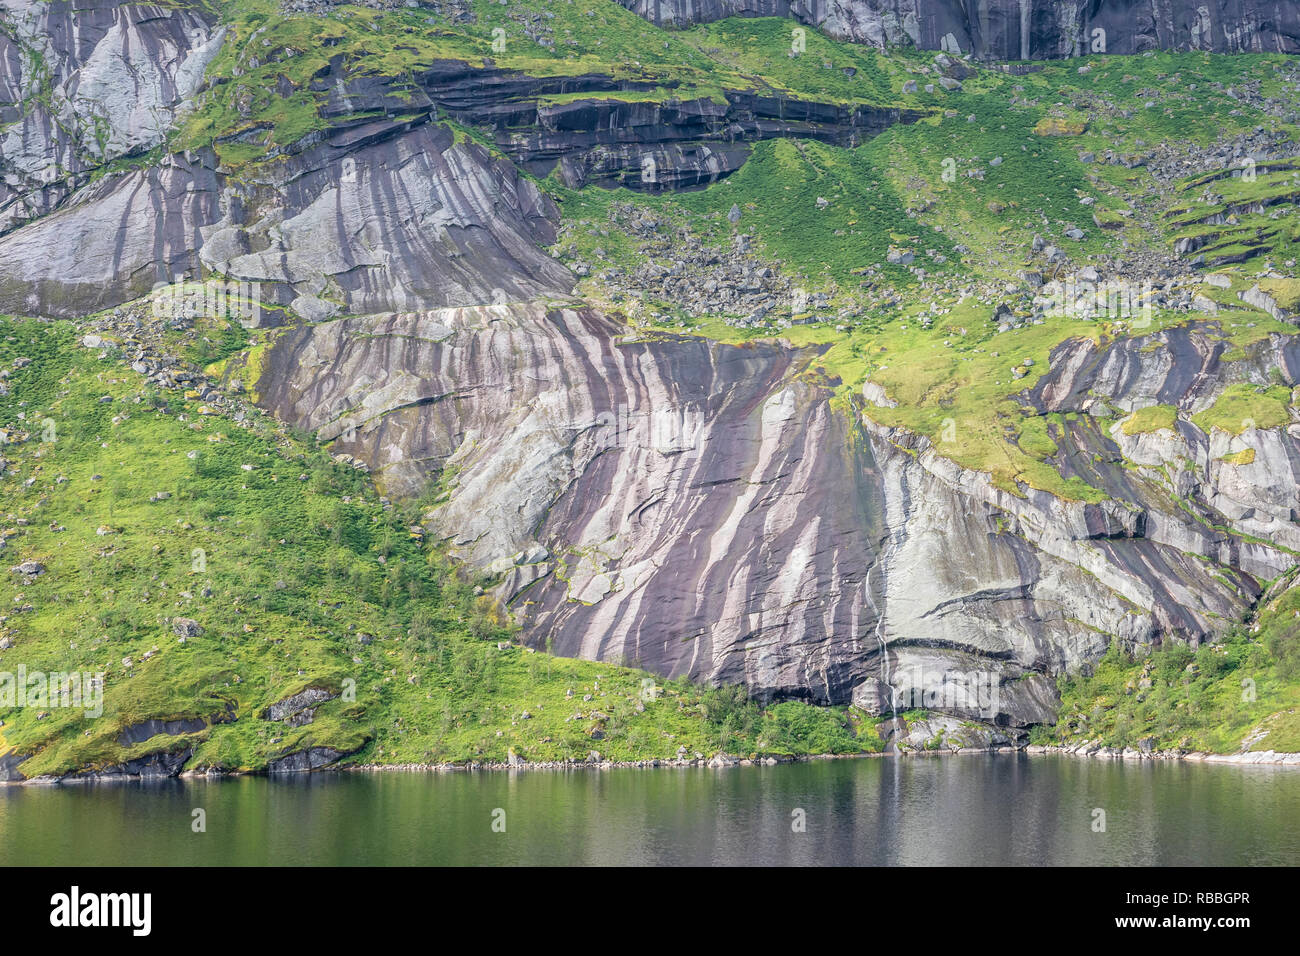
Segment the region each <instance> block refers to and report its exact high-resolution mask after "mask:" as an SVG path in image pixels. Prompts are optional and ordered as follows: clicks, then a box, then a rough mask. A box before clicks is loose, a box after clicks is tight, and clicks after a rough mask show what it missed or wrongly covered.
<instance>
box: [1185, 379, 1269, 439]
mask: <svg viewBox="0 0 1300 956" xmlns="http://www.w3.org/2000/svg"><path fill="white" fill-rule="evenodd" d="M1192 421H1193V422H1194V423H1195V424H1196V426H1197V427H1198V428H1200V429H1201V430H1202V431H1204V432H1207V433H1208V432H1209V431H1210V430H1211V429H1213V428H1218V429H1221V430H1222V431H1225V432H1227V433H1228V434H1230V435H1240V434H1241V433H1242V432H1244V431H1246V430H1247V429H1250V428H1278V427H1281V426H1282V425H1286V424H1288V423H1289V422H1290V421H1291V390H1290V389H1289V388H1286V387H1285V386H1282V385H1272V386H1268V387H1264V386H1258V385H1246V384H1238V385H1229V386H1228V387H1227V388H1225V389H1224V390H1223V392H1222V393H1221V394H1220V395H1219V396H1218V398H1216V399H1215V401H1214V404H1213V405H1211V406H1210V407H1209V408H1207V409H1206V410H1205V411H1203V412H1200V413H1198V414H1196V415H1193V416H1192Z"/></svg>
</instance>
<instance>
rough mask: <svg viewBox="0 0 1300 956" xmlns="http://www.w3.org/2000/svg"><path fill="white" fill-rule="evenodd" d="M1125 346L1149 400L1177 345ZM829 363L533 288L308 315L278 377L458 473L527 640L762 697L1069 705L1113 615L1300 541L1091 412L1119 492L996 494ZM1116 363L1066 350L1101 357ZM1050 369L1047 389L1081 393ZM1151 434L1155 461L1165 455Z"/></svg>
mask: <svg viewBox="0 0 1300 956" xmlns="http://www.w3.org/2000/svg"><path fill="white" fill-rule="evenodd" d="M1138 344H1140V343H1138ZM1172 344H1173V345H1174V346H1175V347H1178V348H1183V347H1186V348H1191V349H1193V350H1195V349H1196V348H1199V347H1201V344H1203V343H1199V342H1196V343H1190V344H1186V345H1185V344H1184V343H1182V341H1181V339H1179V340H1178V341H1176V342H1173V343H1172ZM1090 347H1091V346H1087V345H1072V346H1069V347H1068V348H1078V349H1087V348H1090ZM1063 348H1066V347H1063ZM1132 356H1136V358H1133V359H1132V360H1133V361H1138V362H1142V361H1146V362H1148V363H1149V364H1150V368H1149V369H1146V371H1144V372H1141V373H1140V374H1134V375H1132V376H1130V377H1129V378H1127V379H1126V380H1125V381H1126V382H1127V384H1126V385H1123V386H1118V385H1117V386H1116V387H1118V388H1122V389H1130V390H1134V394H1135V395H1136V394H1138V393H1139V392H1141V390H1142V389H1143V388H1147V387H1150V381H1149V380H1150V379H1151V378H1152V376H1158V375H1160V374H1162V373H1161V372H1160V368H1161V367H1162V366H1161V361H1162V360H1161V358H1160V356H1159V354H1158V351H1157V350H1154V349H1148V350H1146V351H1142V350H1140V349H1139V348H1137V347H1136V346H1135V348H1134V350H1133V352H1132ZM815 357H816V354H815V351H813V350H809V349H796V348H792V347H789V346H786V345H784V344H782V343H780V342H767V343H762V344H753V345H746V346H735V345H725V344H719V343H716V342H709V341H706V340H703V339H700V338H695V337H688V336H675V335H655V336H653V337H644V338H643V337H637V336H636V335H634V334H629V332H628V330H627V329H626V328H625V327H623V326H621V325H620V324H618V323H616V322H615V321H613V320H612V319H611V318H609V317H607V316H605V315H602V314H601V313H599V312H597V311H595V310H592V309H586V308H564V307H559V308H557V307H548V306H545V305H542V304H539V303H514V304H503V305H499V306H484V307H474V308H465V309H445V310H439V311H433V312H415V313H385V314H381V315H375V316H367V317H360V318H350V319H344V320H339V321H336V322H329V323H322V324H318V325H315V326H310V327H304V328H299V329H296V330H292V331H289V332H286V333H285V334H284V335H283V336H281V337H280V338H279V339H278V340H277V342H276V344H275V345H274V346H273V347H272V349H271V353H270V356H269V358H268V359H267V362H266V365H265V370H264V372H263V374H262V377H261V380H260V381H259V383H258V386H257V388H258V392H259V394H260V396H261V401H262V402H263V404H264V405H265V406H266V407H268V408H269V409H270V410H271V411H273V412H274V413H275V414H277V415H278V416H280V417H282V418H284V419H285V420H287V421H289V422H291V423H294V424H296V425H299V426H301V427H304V428H309V429H315V430H317V432H318V434H319V435H320V436H321V437H322V438H323V439H326V440H332V441H334V442H335V446H334V447H335V449H336V452H337V453H339V454H346V455H349V456H351V457H352V458H353V459H354V460H357V461H360V462H363V463H364V464H365V465H366V466H367V467H368V468H370V469H371V470H372V472H373V473H374V474H375V475H376V477H377V479H378V481H379V483H380V486H381V487H382V488H383V489H384V490H385V491H386V492H387V493H389V494H391V495H395V496H410V495H415V494H417V493H419V492H421V491H422V490H423V489H424V488H425V487H426V486H427V484H428V483H429V482H430V481H435V480H436V481H438V482H440V483H441V487H442V489H443V490H444V492H445V495H444V499H443V501H442V503H441V504H439V505H438V506H436V507H435V508H433V509H432V510H431V511H430V512H429V513H428V514H427V515H426V517H425V520H426V527H427V529H428V530H429V532H431V533H432V534H433V535H435V536H437V537H439V538H441V539H443V540H445V541H446V542H447V544H448V545H449V547H450V548H451V550H452V551H453V553H454V554H456V555H457V556H458V557H460V558H462V559H463V560H465V561H467V562H469V563H470V564H472V565H474V566H476V567H478V568H480V569H481V570H483V571H484V572H486V573H487V574H488V575H489V576H490V578H491V581H492V582H493V586H494V587H495V594H496V596H497V597H499V599H500V600H501V601H502V602H503V603H504V604H505V605H506V606H508V607H509V608H511V609H512V611H513V612H514V613H515V615H516V616H517V619H518V620H519V621H520V622H521V623H522V625H523V628H524V635H525V639H526V640H527V641H529V642H530V643H532V644H533V645H535V646H538V647H550V648H551V649H552V650H554V651H555V652H557V653H560V654H565V655H570V656H581V657H585V658H591V659H600V660H609V661H614V662H632V663H636V664H638V665H640V666H642V667H645V668H647V669H648V670H651V671H654V672H656V673H660V674H664V675H671V676H689V677H691V678H693V679H696V680H703V681H712V682H719V683H727V682H730V683H744V684H746V685H747V686H748V687H749V688H750V690H751V691H752V692H753V693H755V694H757V695H759V696H762V697H774V696H796V697H803V698H807V699H811V700H816V701H820V702H836V703H839V702H847V701H850V700H852V701H854V702H856V703H858V704H859V705H860V706H862V707H864V708H866V709H868V710H871V711H875V712H880V711H882V710H886V709H889V707H890V703H891V695H894V696H893V698H892V699H893V702H894V703H895V704H897V703H898V702H900V701H901V702H902V703H904V704H910V703H915V704H916V705H917V706H924V707H926V708H927V709H931V710H939V711H943V712H947V713H950V714H954V715H957V716H959V717H960V718H962V719H967V720H982V721H984V722H986V723H992V724H999V725H1002V726H1010V727H1022V726H1026V725H1028V724H1032V723H1034V722H1038V721H1042V720H1045V719H1050V717H1051V714H1052V709H1053V706H1054V694H1055V691H1054V689H1053V686H1052V677H1053V676H1054V675H1055V674H1058V673H1061V672H1063V671H1065V670H1066V669H1068V668H1071V667H1076V666H1077V665H1079V664H1080V663H1083V662H1087V661H1092V660H1095V659H1097V658H1098V657H1100V656H1101V655H1102V654H1103V653H1104V652H1105V650H1106V648H1107V646H1108V644H1109V642H1110V640H1111V636H1117V637H1118V638H1119V639H1120V640H1123V641H1125V642H1126V643H1128V644H1129V645H1134V646H1135V645H1140V644H1150V643H1155V642H1159V641H1161V640H1165V639H1168V638H1170V637H1178V638H1179V639H1185V640H1192V641H1196V640H1200V639H1202V638H1204V637H1205V636H1207V635H1211V634H1213V633H1215V632H1216V629H1217V628H1218V627H1220V626H1221V622H1222V621H1225V620H1231V619H1234V618H1235V617H1236V616H1238V615H1239V614H1240V612H1241V610H1242V608H1243V607H1245V606H1246V605H1247V604H1248V603H1249V601H1250V600H1251V599H1252V598H1253V596H1254V595H1256V594H1257V593H1258V590H1259V584H1258V582H1259V581H1260V580H1263V579H1265V578H1267V577H1271V576H1272V575H1273V574H1276V573H1277V570H1278V569H1279V568H1280V567H1282V566H1283V565H1284V564H1285V562H1286V559H1285V555H1284V554H1282V553H1281V552H1280V551H1278V550H1277V549H1275V548H1273V547H1271V546H1269V545H1267V544H1263V543H1261V544H1258V545H1243V544H1241V543H1240V542H1239V541H1238V540H1236V539H1233V538H1231V537H1230V536H1229V535H1226V534H1221V533H1217V532H1214V531H1213V530H1212V529H1210V528H1208V527H1207V526H1206V525H1205V524H1203V523H1200V522H1198V521H1197V520H1196V519H1194V518H1193V517H1192V516H1191V515H1190V514H1187V513H1185V512H1182V511H1180V510H1178V509H1173V508H1171V507H1170V506H1169V505H1168V495H1169V490H1168V489H1166V488H1163V487H1162V486H1160V485H1159V484H1158V482H1156V481H1155V480H1154V479H1152V478H1150V477H1147V476H1146V475H1145V474H1144V473H1142V472H1137V473H1134V471H1133V469H1132V468H1129V467H1125V465H1124V464H1122V462H1123V461H1124V457H1123V454H1128V452H1124V453H1123V454H1121V451H1120V446H1119V445H1118V444H1116V441H1117V439H1115V438H1114V437H1113V436H1107V435H1105V434H1102V433H1101V432H1099V431H1097V430H1096V429H1092V430H1089V429H1088V428H1087V427H1086V425H1085V424H1080V425H1077V426H1074V427H1073V429H1072V430H1071V431H1070V432H1069V433H1068V434H1067V433H1062V434H1061V436H1060V441H1061V444H1062V446H1063V447H1064V448H1066V449H1068V450H1069V451H1068V453H1069V454H1070V455H1072V456H1073V459H1077V460H1080V461H1084V460H1087V461H1101V462H1102V467H1103V470H1105V471H1106V474H1105V475H1101V476H1098V477H1097V478H1096V480H1099V481H1100V480H1102V479H1103V478H1104V479H1105V486H1106V487H1108V488H1110V489H1111V490H1112V494H1113V495H1114V500H1112V501H1108V502H1105V503H1104V504H1099V505H1093V504H1085V503H1082V502H1069V501H1064V500H1062V499H1059V498H1056V497H1054V496H1052V495H1050V494H1047V493H1044V492H1036V491H1033V490H1032V489H1027V490H1025V493H1024V494H1022V495H1015V494H1011V493H1009V492H1007V491H1005V490H1002V489H999V488H997V487H995V486H994V485H993V484H992V483H991V482H990V480H989V478H988V476H987V475H984V474H980V473H976V472H972V471H968V470H964V469H962V468H960V467H958V466H956V465H954V464H953V463H952V462H950V461H948V460H947V459H945V458H943V457H942V456H940V455H938V454H936V452H935V450H934V448H933V447H931V446H930V443H929V441H928V439H924V438H921V437H918V436H916V435H915V434H912V433H910V432H907V431H905V430H901V429H888V428H884V427H882V426H878V425H874V424H871V423H870V422H869V420H866V419H862V418H860V416H859V415H858V413H857V411H855V410H853V409H851V408H850V407H849V406H848V405H847V404H844V405H841V404H840V403H838V402H836V403H832V401H831V398H832V394H833V389H832V388H831V387H830V385H829V384H828V383H826V382H824V380H822V379H819V378H818V377H817V376H816V375H813V374H811V373H810V371H809V369H810V366H811V364H812V362H813V360H814V359H815ZM1120 359H1121V357H1120V356H1114V357H1111V358H1110V359H1107V360H1098V359H1097V357H1096V356H1091V357H1090V356H1081V357H1076V356H1073V355H1066V354H1064V352H1063V353H1062V354H1061V355H1059V356H1058V357H1057V358H1056V359H1054V362H1053V364H1054V365H1057V364H1058V362H1059V367H1060V368H1061V369H1062V370H1063V371H1064V370H1066V369H1075V370H1076V371H1075V372H1074V373H1073V374H1076V375H1081V374H1085V372H1086V369H1088V368H1094V367H1096V368H1103V367H1106V365H1105V362H1106V361H1111V362H1118V361H1120ZM1197 382H1198V385H1197V388H1199V389H1201V390H1203V391H1204V393H1205V394H1210V393H1212V392H1213V391H1215V390H1216V389H1215V388H1214V387H1213V386H1210V385H1207V384H1206V383H1205V382H1204V380H1203V379H1200V378H1198V379H1197ZM1142 383H1147V384H1145V385H1144V384H1142ZM1094 384H1099V383H1094ZM1052 388H1055V390H1056V391H1055V392H1054V393H1053V394H1054V395H1055V396H1056V397H1055V398H1054V399H1053V401H1054V402H1058V403H1059V402H1062V401H1065V400H1066V399H1065V397H1064V396H1066V395H1068V394H1071V393H1072V389H1071V388H1070V385H1069V383H1066V382H1064V381H1060V382H1055V380H1054V381H1053V382H1048V383H1046V384H1045V385H1044V386H1043V389H1044V390H1045V391H1046V390H1049V389H1052ZM1198 394H1200V393H1199V392H1198ZM1026 401H1031V402H1032V401H1042V399H1041V398H1039V397H1037V396H1033V395H1027V396H1026ZM1188 427H1190V426H1188ZM1270 435H1271V438H1270V439H1269V441H1272V442H1273V444H1277V443H1278V442H1281V443H1282V444H1283V445H1286V444H1287V443H1290V442H1292V441H1293V440H1292V439H1291V438H1290V436H1287V435H1285V433H1283V432H1277V433H1270ZM1202 440H1203V439H1202ZM1219 440H1220V442H1222V439H1219ZM1119 441H1120V442H1123V441H1125V439H1123V438H1121V439H1119ZM1261 447H1264V448H1265V450H1266V451H1269V454H1270V455H1272V458H1274V459H1277V460H1279V461H1281V460H1285V457H1286V454H1287V452H1286V450H1285V449H1284V448H1283V447H1282V446H1281V445H1279V446H1278V448H1277V449H1276V450H1275V451H1274V450H1272V448H1273V446H1272V444H1268V442H1264V443H1262V444H1261ZM1288 447H1289V446H1288ZM1130 451H1131V452H1132V454H1133V455H1134V456H1136V459H1135V461H1134V464H1138V463H1139V462H1138V460H1137V459H1142V460H1145V459H1144V458H1143V456H1148V457H1149V456H1150V455H1154V454H1159V451H1160V450H1159V448H1157V447H1156V446H1155V445H1151V447H1149V448H1145V447H1144V448H1143V449H1137V448H1136V446H1135V447H1134V448H1133V449H1130ZM1171 454H1172V453H1171ZM1105 456H1109V457H1105ZM1202 457H1204V456H1202ZM1162 461H1163V460H1162ZM1107 463H1109V464H1107ZM1164 464H1166V465H1167V464H1168V463H1167V462H1164ZM1153 474H1155V472H1153ZM1198 474H1199V477H1197V476H1191V477H1189V478H1188V479H1187V480H1188V481H1193V480H1194V481H1196V482H1197V488H1198V489H1199V490H1198V491H1196V492H1195V493H1194V494H1195V496H1196V497H1197V500H1199V501H1201V502H1204V506H1205V507H1207V508H1214V507H1215V504H1216V503H1217V504H1219V505H1222V506H1223V508H1224V509H1225V510H1223V511H1222V512H1221V513H1220V518H1219V519H1218V520H1222V521H1224V522H1225V523H1230V522H1232V521H1239V522H1242V523H1243V527H1247V526H1248V527H1250V528H1255V527H1256V525H1255V524H1252V522H1258V521H1261V520H1262V518H1261V513H1262V509H1263V503H1262V502H1261V501H1258V500H1255V499H1252V500H1251V502H1250V503H1249V508H1247V507H1245V506H1243V507H1237V506H1236V505H1235V504H1233V502H1234V501H1236V499H1235V498H1234V497H1233V496H1234V495H1237V496H1240V489H1239V488H1238V487H1237V485H1239V484H1240V481H1239V480H1238V478H1237V476H1235V475H1234V474H1233V472H1232V469H1229V468H1226V467H1221V466H1218V465H1217V464H1216V466H1215V467H1214V468H1213V469H1210V470H1205V471H1204V473H1198ZM1261 487H1262V486H1261ZM1184 490H1185V491H1186V489H1184ZM1263 493H1264V492H1258V493H1257V494H1256V498H1258V496H1259V494H1263ZM1288 501H1289V499H1288ZM1278 506H1279V507H1287V506H1288V505H1287V503H1286V502H1279V505H1278ZM1234 509H1235V510H1234ZM1229 512H1231V513H1229Z"/></svg>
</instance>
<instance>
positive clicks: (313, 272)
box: [200, 122, 573, 319]
mask: <svg viewBox="0 0 1300 956" xmlns="http://www.w3.org/2000/svg"><path fill="white" fill-rule="evenodd" d="M374 125H375V128H374V129H372V130H371V131H370V135H369V136H367V135H363V134H364V133H365V131H364V130H359V131H358V130H354V131H351V132H352V135H350V136H348V137H338V138H335V139H334V140H333V141H331V142H328V143H326V144H322V145H320V146H318V147H314V148H312V149H309V150H307V151H306V152H303V153H301V154H298V155H296V156H293V157H291V158H289V159H288V160H287V162H286V163H285V164H284V169H283V171H282V172H277V174H276V176H275V178H274V179H273V180H269V181H265V182H257V183H253V184H248V185H245V184H239V185H227V187H226V192H225V194H224V195H223V203H222V205H223V209H224V210H225V215H224V216H223V217H222V218H221V220H220V221H218V222H215V223H213V224H211V225H210V226H208V227H207V228H205V229H203V230H201V232H202V249H201V252H200V258H201V259H202V261H203V264H204V265H205V266H207V267H208V268H210V269H212V270H215V271H216V272H218V273H220V274H224V275H228V276H231V277H233V278H237V279H241V280H248V281H253V282H260V283H265V285H266V288H265V289H264V290H263V292H264V295H267V296H269V297H270V298H271V299H272V300H273V301H277V302H279V303H280V304H286V305H288V304H294V308H295V310H296V311H298V312H299V314H302V315H305V316H307V317H310V318H313V319H319V318H323V317H327V316H329V315H331V314H333V313H334V312H336V311H338V310H339V309H340V308H345V309H347V310H348V311H351V312H372V311H378V310H382V309H414V308H431V307H437V306H446V305H468V304H471V303H482V302H493V301H508V300H517V299H520V298H532V297H535V296H539V295H547V294H562V293H564V292H567V291H568V290H569V288H570V286H571V285H572V281H573V280H572V277H571V276H570V275H569V273H568V271H567V270H566V269H565V268H564V267H563V266H561V265H559V264H558V263H557V262H555V261H554V260H552V259H550V258H549V257H548V256H546V255H545V254H544V253H543V252H541V251H540V249H538V245H539V244H547V243H550V242H553V241H554V239H555V221H556V220H557V219H558V217H559V213H558V211H557V210H556V208H555V205H554V203H552V202H551V200H550V199H548V198H547V197H545V196H544V195H543V194H542V193H541V192H540V191H539V190H538V189H537V187H536V186H534V185H533V184H532V183H531V182H530V181H528V180H527V179H524V178H523V177H521V176H520V175H519V172H518V170H517V169H516V168H515V167H514V166H513V165H512V164H510V163H508V162H505V161H502V160H494V159H493V158H492V157H491V156H490V155H489V154H488V152H487V150H485V149H483V148H482V147H481V146H477V145H473V144H467V143H460V144H457V143H455V142H454V141H453V137H452V134H451V132H450V131H449V130H448V129H446V128H445V127H441V126H430V125H427V124H426V125H421V126H418V127H416V128H415V129H412V130H409V131H405V130H403V129H402V128H401V127H394V126H393V125H392V124H388V123H383V122H380V123H377V124H374ZM371 137H373V138H371Z"/></svg>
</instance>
